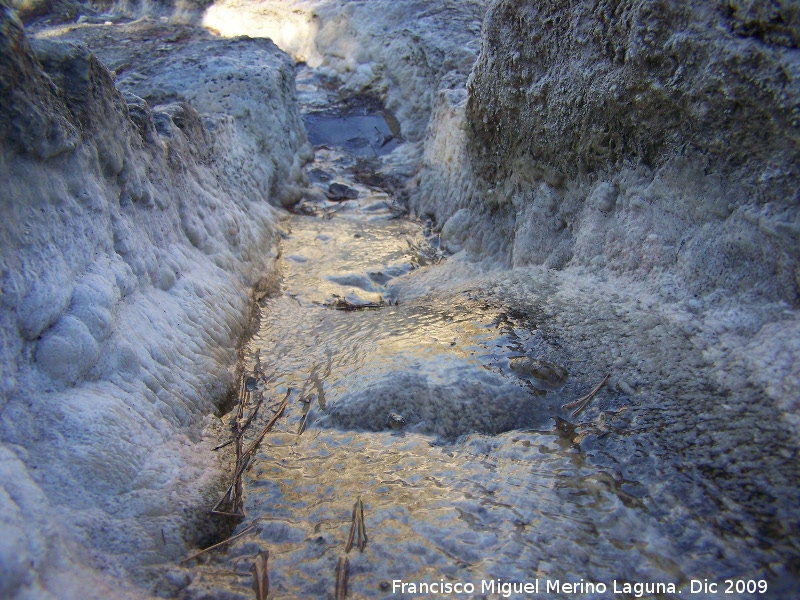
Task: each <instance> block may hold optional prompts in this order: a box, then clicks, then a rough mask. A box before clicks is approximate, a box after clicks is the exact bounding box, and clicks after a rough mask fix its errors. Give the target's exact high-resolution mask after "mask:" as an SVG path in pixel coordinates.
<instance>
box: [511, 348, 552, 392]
mask: <svg viewBox="0 0 800 600" xmlns="http://www.w3.org/2000/svg"><path fill="white" fill-rule="evenodd" d="M508 366H509V368H510V369H511V372H512V373H514V375H516V376H517V377H520V378H522V379H527V380H528V381H530V382H531V383H532V384H533V385H534V387H540V388H543V389H544V390H545V391H556V390H559V389H561V388H562V387H564V384H565V383H566V382H567V370H566V369H565V368H564V367H562V366H560V365H557V364H555V363H552V362H549V361H546V360H541V359H533V358H529V357H527V356H517V357H514V358H511V359H509V361H508Z"/></svg>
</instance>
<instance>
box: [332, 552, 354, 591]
mask: <svg viewBox="0 0 800 600" xmlns="http://www.w3.org/2000/svg"><path fill="white" fill-rule="evenodd" d="M349 572H350V560H349V559H348V558H347V557H346V556H342V557H340V558H339V564H338V565H336V594H335V596H334V597H335V599H336V600H344V599H345V598H347V576H348V574H349Z"/></svg>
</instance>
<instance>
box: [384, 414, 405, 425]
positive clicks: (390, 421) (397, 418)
mask: <svg viewBox="0 0 800 600" xmlns="http://www.w3.org/2000/svg"><path fill="white" fill-rule="evenodd" d="M407 424H408V423H407V422H406V420H405V419H404V418H403V417H402V416H401V415H398V414H397V413H389V417H388V418H387V419H386V427H388V428H389V429H402V428H403V427H405V426H406V425H407Z"/></svg>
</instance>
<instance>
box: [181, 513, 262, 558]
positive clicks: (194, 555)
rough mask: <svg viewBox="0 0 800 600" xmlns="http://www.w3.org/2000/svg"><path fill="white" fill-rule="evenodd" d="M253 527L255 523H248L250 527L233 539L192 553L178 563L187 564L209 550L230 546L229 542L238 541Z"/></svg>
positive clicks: (230, 538)
mask: <svg viewBox="0 0 800 600" xmlns="http://www.w3.org/2000/svg"><path fill="white" fill-rule="evenodd" d="M255 526H256V524H255V523H250V525H248V526H247V527H245V529H244V530H243V531H241V532H240V533H237V534H236V535H234V536H233V537H229V538H228V539H227V540H223V541H221V542H219V543H218V544H214V545H213V546H209V547H208V548H205V549H203V550H200V552H195V553H194V554H192V555H191V556H190V557H188V558H184V559H183V560H182V561H181V562H180V564H184V563H187V562H189V561H191V560H194V559H195V558H197V557H198V556H202V555H203V554H205V553H206V552H210V551H211V550H214V549H215V548H219V547H220V546H224V545H226V544H230V543H231V542H233V541H234V540H238V539H239V538H240V537H242V536H243V535H245V534H247V533H250V532H251V531H252V530H253V528H254V527H255Z"/></svg>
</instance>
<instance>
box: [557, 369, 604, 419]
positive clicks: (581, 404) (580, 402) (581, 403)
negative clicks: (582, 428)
mask: <svg viewBox="0 0 800 600" xmlns="http://www.w3.org/2000/svg"><path fill="white" fill-rule="evenodd" d="M610 377H611V374H610V373H609V374H608V375H606V376H605V377H603V381H601V382H600V383H598V384H597V385H596V386H595V388H594V389H593V390H592V391H591V392H589V393H588V394H586V395H585V396H583V397H581V398H578V399H577V400H575V401H574V402H568V403H567V404H562V405H561V408H575V407H576V406H577V408H575V410H573V411H572V412H571V413H570V415H571V416H573V417H577V416H578V415H579V414H580V413H581V411H582V410H583V409H584V408H586V407H587V406H589V403H590V402H591V401H592V398H594V397H595V396H596V395H597V392H599V391H600V388H602V387H603V386H604V385H605V384H606V383H607V382H608V379H609V378H610Z"/></svg>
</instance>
